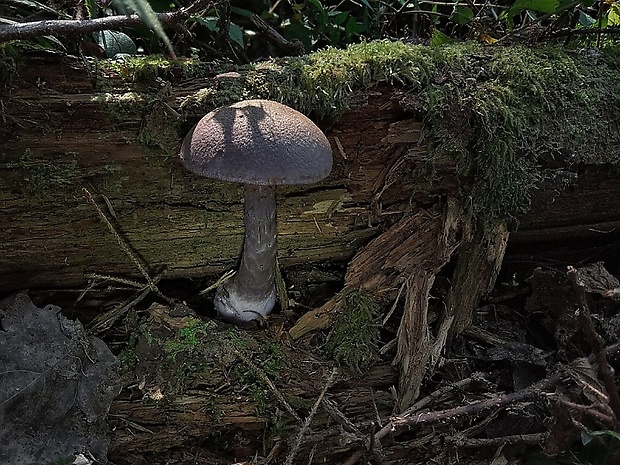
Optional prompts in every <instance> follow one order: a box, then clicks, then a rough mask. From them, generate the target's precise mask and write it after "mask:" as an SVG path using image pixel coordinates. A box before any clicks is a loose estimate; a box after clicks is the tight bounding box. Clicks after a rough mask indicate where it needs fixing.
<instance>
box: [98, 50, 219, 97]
mask: <svg viewBox="0 0 620 465" xmlns="http://www.w3.org/2000/svg"><path fill="white" fill-rule="evenodd" d="M97 67H98V68H100V69H103V70H104V71H105V72H107V73H117V74H118V75H119V76H120V77H121V79H123V80H124V81H126V82H129V83H131V84H132V87H133V88H134V89H135V88H136V86H137V87H138V88H140V89H142V90H150V91H157V89H158V87H160V86H161V85H163V84H165V81H166V80H169V79H171V78H172V77H184V78H190V77H199V76H204V75H206V74H207V73H209V72H212V71H213V68H214V67H213V66H211V65H209V64H207V63H204V62H201V61H199V60H196V59H193V58H180V59H178V60H170V59H168V58H166V57H164V56H162V55H146V56H131V55H120V56H118V57H115V58H110V59H107V60H100V61H98V62H97Z"/></svg>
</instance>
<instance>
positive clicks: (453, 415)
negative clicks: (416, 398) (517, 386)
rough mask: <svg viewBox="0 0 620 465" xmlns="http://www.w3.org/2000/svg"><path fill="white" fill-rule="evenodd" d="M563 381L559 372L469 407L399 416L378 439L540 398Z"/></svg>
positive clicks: (380, 431) (382, 429) (383, 430)
mask: <svg viewBox="0 0 620 465" xmlns="http://www.w3.org/2000/svg"><path fill="white" fill-rule="evenodd" d="M561 379H562V373H560V372H558V373H555V374H554V375H552V376H551V377H549V378H547V379H545V380H543V381H540V382H538V383H536V384H534V385H532V386H530V387H529V388H527V389H523V390H521V391H517V392H513V393H511V394H505V395H501V396H496V397H493V398H491V399H487V400H483V401H480V402H476V403H473V404H469V405H463V406H460V407H455V408H451V409H447V410H439V411H436V412H427V413H420V414H417V415H415V414H410V415H398V416H395V417H393V418H392V420H391V421H390V423H388V424H387V425H386V426H384V427H383V428H381V430H379V432H378V433H377V439H382V438H383V437H385V436H387V435H388V434H389V433H393V434H398V433H401V432H403V431H410V430H412V429H413V428H421V427H426V426H431V425H436V424H437V423H447V422H451V421H455V420H457V419H459V418H460V417H463V416H467V415H477V414H480V413H483V412H486V411H488V410H491V409H493V408H498V407H504V406H506V405H510V404H513V403H515V402H519V401H522V400H525V399H530V398H533V397H538V396H540V395H541V394H542V392H543V391H545V390H546V389H549V388H550V387H551V386H553V385H554V384H557V383H558V382H559V381H560V380H561Z"/></svg>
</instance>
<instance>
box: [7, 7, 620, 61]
mask: <svg viewBox="0 0 620 465" xmlns="http://www.w3.org/2000/svg"><path fill="white" fill-rule="evenodd" d="M191 3H192V2H190V1H188V0H172V1H168V0H85V1H84V2H76V3H73V2H72V3H71V6H68V5H67V2H63V1H61V0H55V1H50V2H49V3H47V4H44V3H41V2H37V1H35V0H6V1H5V2H3V3H2V5H0V21H2V22H5V23H15V22H16V21H19V22H23V21H30V20H37V19H52V18H61V19H68V18H85V19H88V18H91V19H94V18H101V17H106V16H111V15H118V14H124V13H129V12H134V11H135V12H137V14H138V15H139V16H140V17H141V18H142V19H143V21H144V23H145V26H144V27H137V28H132V29H126V30H124V31H122V32H121V31H112V30H105V31H99V32H96V33H93V34H91V35H90V37H89V38H85V39H83V40H81V41H80V42H79V43H74V42H71V41H73V40H74V39H71V40H67V39H60V40H59V38H58V37H53V36H49V35H48V36H45V37H41V38H38V39H37V41H38V42H39V43H40V44H41V45H43V46H46V47H50V48H67V49H68V50H72V49H76V48H78V49H80V50H82V51H83V52H85V53H87V54H92V53H95V54H97V53H99V54H101V55H102V56H107V57H112V56H114V55H116V54H118V53H122V54H130V55H135V54H152V53H163V52H166V53H167V54H168V55H169V56H172V57H175V55H179V56H199V57H200V58H202V59H203V60H210V59H213V58H224V57H227V58H229V59H231V60H233V61H235V62H237V63H244V62H250V61H256V60H257V59H261V58H267V57H270V56H278V55H282V54H286V52H285V51H283V50H281V49H279V48H278V47H277V46H275V45H274V44H273V41H271V42H270V41H269V40H268V36H267V34H266V31H264V30H263V29H262V28H261V27H259V26H257V23H256V21H254V20H253V16H254V17H258V18H260V19H262V20H263V21H264V22H266V24H268V26H269V27H271V28H273V31H275V32H276V33H279V34H281V36H283V37H284V38H285V39H286V40H288V41H293V40H295V41H299V43H301V44H303V46H304V47H305V50H306V51H307V52H310V51H313V50H318V49H321V48H324V47H325V46H333V47H343V46H346V45H348V44H352V43H357V42H359V41H360V40H373V39H390V40H395V39H401V40H405V41H408V42H412V43H422V44H432V45H441V44H444V43H447V42H451V41H454V40H457V41H460V40H464V39H476V40H478V41H480V42H483V43H495V42H497V41H500V42H502V41H503V42H514V41H520V42H527V43H536V42H546V41H550V40H555V41H558V40H561V41H563V43H564V45H576V46H590V45H597V46H602V45H606V44H611V43H617V37H619V36H620V0H601V1H597V0H508V1H505V0H492V1H489V2H480V3H476V1H467V2H465V1H463V0H448V1H446V2H437V1H435V0H348V1H347V0H345V1H335V0H287V1H271V0H251V1H248V0H243V1H242V0H228V1H226V0H221V1H219V2H203V3H202V5H203V7H202V8H201V9H198V10H197V11H194V12H193V13H192V14H191V15H190V16H189V17H188V18H187V19H186V21H185V25H186V27H187V29H186V30H185V31H183V28H180V29H179V28H176V29H168V30H164V28H163V26H162V24H161V23H160V22H159V21H158V20H157V16H156V15H157V13H161V12H175V11H177V12H178V11H179V10H180V9H182V8H184V7H186V6H188V5H190V4H191ZM88 44H91V45H92V46H89V45H88ZM93 46H94V48H93ZM95 49H98V50H99V52H96V51H94V50H95Z"/></svg>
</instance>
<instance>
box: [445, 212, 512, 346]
mask: <svg viewBox="0 0 620 465" xmlns="http://www.w3.org/2000/svg"><path fill="white" fill-rule="evenodd" d="M508 235H509V234H508V229H507V227H506V224H505V223H503V222H497V223H496V224H494V225H493V226H490V227H487V228H482V227H479V228H476V230H475V231H474V232H473V235H471V236H470V237H469V238H468V239H467V240H466V241H464V243H463V244H461V247H460V248H459V254H458V259H457V262H456V268H455V270H454V273H453V274H452V286H451V288H450V294H449V296H448V302H447V305H446V307H447V308H446V312H445V313H446V314H445V316H444V319H449V318H454V321H453V322H452V324H450V326H449V335H448V337H450V336H454V335H456V334H460V333H461V332H462V331H463V330H464V329H465V328H467V327H468V326H469V325H470V324H471V320H472V317H473V313H474V310H475V308H476V306H477V305H478V303H479V302H480V299H481V298H482V297H486V296H487V295H488V294H489V293H490V292H491V291H492V290H493V287H494V286H495V281H496V279H497V276H498V274H499V271H500V268H501V265H502V262H503V259H504V253H505V252H506V246H507V245H508Z"/></svg>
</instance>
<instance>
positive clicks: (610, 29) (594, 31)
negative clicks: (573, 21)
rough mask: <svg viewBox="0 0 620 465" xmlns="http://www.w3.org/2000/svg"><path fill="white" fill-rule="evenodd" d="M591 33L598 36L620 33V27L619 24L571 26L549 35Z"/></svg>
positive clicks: (560, 35)
mask: <svg viewBox="0 0 620 465" xmlns="http://www.w3.org/2000/svg"><path fill="white" fill-rule="evenodd" d="M591 34H595V35H597V36H599V35H601V34H620V27H619V26H609V27H606V28H605V29H598V28H587V27H584V28H581V29H570V28H565V29H560V30H558V31H555V32H552V33H550V34H549V37H562V36H573V35H575V36H577V35H591Z"/></svg>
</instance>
